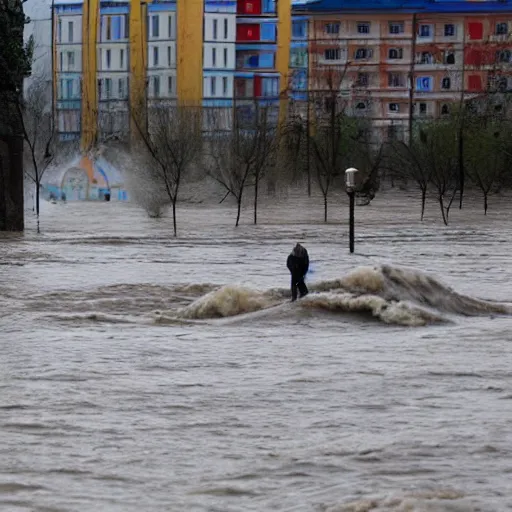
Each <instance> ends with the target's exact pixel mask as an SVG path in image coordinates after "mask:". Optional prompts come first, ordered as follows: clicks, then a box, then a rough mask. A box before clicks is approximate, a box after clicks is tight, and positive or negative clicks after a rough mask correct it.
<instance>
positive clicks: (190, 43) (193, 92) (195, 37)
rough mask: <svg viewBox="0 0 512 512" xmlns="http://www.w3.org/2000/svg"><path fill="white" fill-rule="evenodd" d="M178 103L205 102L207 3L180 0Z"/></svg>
mask: <svg viewBox="0 0 512 512" xmlns="http://www.w3.org/2000/svg"><path fill="white" fill-rule="evenodd" d="M177 11H178V12H177V25H178V34H177V35H178V40H177V45H176V50H177V53H178V55H177V66H176V67H177V69H176V72H177V80H178V104H180V105H186V106H200V105H201V103H202V99H203V17H204V0H178V10H177Z"/></svg>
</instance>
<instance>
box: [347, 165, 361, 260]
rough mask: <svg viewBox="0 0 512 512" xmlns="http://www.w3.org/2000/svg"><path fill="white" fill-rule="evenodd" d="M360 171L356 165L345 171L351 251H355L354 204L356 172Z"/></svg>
mask: <svg viewBox="0 0 512 512" xmlns="http://www.w3.org/2000/svg"><path fill="white" fill-rule="evenodd" d="M357 172H359V171H358V170H357V169H355V168H354V167H350V168H349V169H347V170H346V171H345V186H346V188H347V194H348V197H349V247H350V252H351V253H353V252H354V206H355V195H356V190H355V189H356V173H357Z"/></svg>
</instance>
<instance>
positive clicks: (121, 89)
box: [117, 78, 126, 99]
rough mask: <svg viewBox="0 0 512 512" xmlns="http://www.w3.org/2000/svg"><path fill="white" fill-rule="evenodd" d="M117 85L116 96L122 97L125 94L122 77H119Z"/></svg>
mask: <svg viewBox="0 0 512 512" xmlns="http://www.w3.org/2000/svg"><path fill="white" fill-rule="evenodd" d="M117 87H118V97H119V98H121V99H122V98H124V97H125V96H126V94H125V90H124V78H119V80H118V83H117Z"/></svg>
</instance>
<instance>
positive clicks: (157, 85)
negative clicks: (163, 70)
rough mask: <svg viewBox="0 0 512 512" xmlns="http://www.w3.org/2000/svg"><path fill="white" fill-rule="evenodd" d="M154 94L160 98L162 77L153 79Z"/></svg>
mask: <svg viewBox="0 0 512 512" xmlns="http://www.w3.org/2000/svg"><path fill="white" fill-rule="evenodd" d="M153 94H154V96H155V98H159V97H160V77H159V76H154V77H153Z"/></svg>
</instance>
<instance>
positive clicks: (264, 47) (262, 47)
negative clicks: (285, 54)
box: [235, 41, 277, 52]
mask: <svg viewBox="0 0 512 512" xmlns="http://www.w3.org/2000/svg"><path fill="white" fill-rule="evenodd" d="M235 49H236V50H250V51H252V50H254V51H261V52H268V51H274V52H277V44H265V43H261V42H260V41H258V42H257V43H255V44H237V45H236V47H235Z"/></svg>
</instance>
